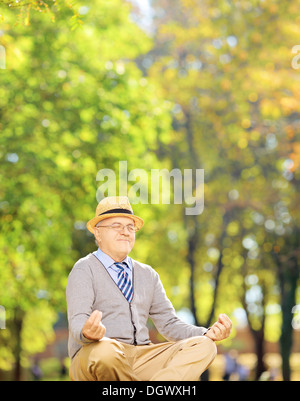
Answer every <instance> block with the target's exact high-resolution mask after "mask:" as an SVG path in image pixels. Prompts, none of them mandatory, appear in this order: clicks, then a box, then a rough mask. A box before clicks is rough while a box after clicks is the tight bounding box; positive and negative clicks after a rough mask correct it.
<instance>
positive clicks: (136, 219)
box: [86, 213, 144, 234]
mask: <svg viewBox="0 0 300 401" xmlns="http://www.w3.org/2000/svg"><path fill="white" fill-rule="evenodd" d="M119 216H122V217H129V218H130V219H132V220H133V221H134V223H135V226H136V227H137V228H138V230H140V229H141V228H142V227H143V225H144V220H143V219H141V218H140V217H138V216H135V215H134V214H128V213H107V214H105V215H104V216H97V217H94V218H93V219H91V220H90V221H88V222H87V225H86V227H87V229H88V230H89V231H90V232H91V233H92V234H94V227H95V225H96V224H98V223H99V222H100V221H102V220H106V219H108V218H109V217H119Z"/></svg>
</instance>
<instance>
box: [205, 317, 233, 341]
mask: <svg viewBox="0 0 300 401" xmlns="http://www.w3.org/2000/svg"><path fill="white" fill-rule="evenodd" d="M231 329H232V322H231V320H230V319H229V317H228V316H227V315H225V314H224V313H221V315H219V317H218V321H217V322H216V323H214V324H213V325H212V326H211V328H210V330H209V331H208V332H207V333H206V334H205V335H206V337H208V338H210V339H211V340H213V341H221V340H224V339H225V338H227V337H229V335H230V332H231Z"/></svg>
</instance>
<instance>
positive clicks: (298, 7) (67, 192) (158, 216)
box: [0, 0, 300, 380]
mask: <svg viewBox="0 0 300 401" xmlns="http://www.w3.org/2000/svg"><path fill="white" fill-rule="evenodd" d="M22 3H24V5H23V4H22ZM146 5H147V7H146V11H144V7H145V6H146ZM0 10H1V11H0V14H1V15H0V22H1V26H0V45H1V46H2V48H4V49H5V69H0V77H1V85H0V130H1V133H0V156H1V157H0V166H1V172H0V174H1V181H0V221H1V234H0V250H1V252H0V305H2V306H4V307H5V311H6V329H5V330H0V370H2V371H9V370H10V371H12V372H13V374H12V377H13V378H14V379H15V380H19V379H20V378H21V371H22V367H26V366H28V363H29V361H30V358H31V356H32V355H35V354H36V353H38V352H41V351H43V349H44V348H45V347H46V345H47V344H48V343H49V342H51V341H53V339H54V331H53V325H54V323H55V321H56V320H57V315H58V313H59V312H64V311H65V310H66V305H65V287H66V282H67V278H68V274H69V271H70V270H71V268H72V266H73V264H74V263H75V261H76V260H77V259H78V258H80V257H82V256H85V255H86V254H87V253H88V252H90V251H93V250H94V249H95V244H94V241H93V238H92V236H91V235H90V234H89V233H88V231H87V230H86V228H85V224H86V221H87V220H89V219H90V218H91V216H92V215H93V213H94V210H95V207H96V203H97V200H96V191H97V188H98V186H99V182H97V180H96V177H97V172H98V171H99V170H101V169H104V168H109V169H112V170H113V171H115V172H116V173H118V171H119V162H120V161H127V168H128V172H129V171H131V170H134V169H143V170H144V171H146V172H147V174H148V175H149V180H148V183H149V182H150V180H151V175H150V173H151V169H159V170H161V169H167V170H168V171H171V170H172V169H180V171H182V172H183V170H184V169H193V171H195V170H196V169H204V172H205V183H204V199H205V207H204V211H203V213H202V214H200V215H196V216H187V215H186V214H185V206H186V205H185V204H180V205H178V204H174V202H171V203H170V204H163V203H162V200H161V198H160V201H159V202H158V203H157V204H150V200H149V204H147V203H139V204H135V205H133V207H134V210H135V213H137V214H139V215H141V216H142V217H143V219H144V220H145V226H144V228H143V229H142V230H141V231H140V232H139V233H138V234H137V240H136V245H135V248H134V250H133V252H132V255H131V256H132V257H133V258H136V259H138V260H141V261H143V262H145V263H148V264H150V265H152V266H153V267H154V268H155V269H157V271H158V272H159V273H160V275H161V278H162V281H163V283H164V285H165V287H166V290H167V293H168V295H169V297H170V298H171V300H172V302H173V304H174V306H175V307H176V309H177V310H181V309H183V308H188V309H189V310H190V311H191V313H192V317H193V320H194V322H195V323H196V324H200V325H205V326H209V325H210V324H212V323H213V322H214V321H215V320H216V319H217V316H218V314H219V313H227V314H228V315H229V316H230V317H231V318H232V320H233V321H234V323H235V324H237V323H238V321H239V316H241V312H242V313H243V314H242V316H244V317H245V319H246V321H247V324H248V325H249V328H250V331H251V334H252V336H253V341H254V344H255V349H254V350H253V352H254V353H255V354H256V360H257V363H256V369H255V378H256V379H258V378H259V377H260V376H261V374H262V372H264V371H265V370H266V366H265V358H264V356H265V342H266V341H272V342H279V344H280V354H281V358H282V378H283V379H284V380H290V379H291V367H290V357H291V352H292V347H293V341H294V335H295V333H296V332H298V331H299V329H300V327H299V324H298V320H297V319H295V318H294V317H293V313H292V310H293V308H295V305H298V304H299V303H300V301H299V298H300V297H299V251H300V244H299V241H300V239H299V238H300V236H299V227H300V226H299V224H300V221H299V219H300V214H299V204H300V199H299V180H300V173H299V166H300V120H299V111H300V75H299V74H300V71H299V69H297V64H296V65H295V64H293V63H292V60H293V57H294V56H295V55H294V54H293V53H292V48H293V46H295V45H297V44H299V43H298V41H299V34H300V1H299V0H295V1H293V2H280V1H279V0H273V1H270V0H264V1H261V0H248V1H246V0H240V1H228V0H221V1H219V2H217V3H216V2H214V1H211V0H202V1H200V0H152V1H151V2H146V1H144V2H137V1H132V2H129V1H125V0H110V1H101V0H90V1H89V2H88V3H87V2H84V1H62V0H61V1H58V0H56V1H33V0H31V1H26V2H25V1H22V0H20V1H19V2H18V3H17V2H12V1H0ZM299 67H300V66H299ZM116 175H117V178H119V177H118V174H116ZM131 185H132V183H128V189H130V187H131ZM149 193H150V192H149ZM153 250H154V251H153ZM166 254H167V255H168V258H166V257H165V255H166ZM294 310H295V309H294ZM238 312H239V313H238ZM236 333H237V330H236V328H234V330H233V333H232V336H231V338H234V336H235V335H236ZM231 341H232V340H230V339H229V340H227V344H228V347H230V344H231Z"/></svg>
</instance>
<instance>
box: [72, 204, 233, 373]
mask: <svg viewBox="0 0 300 401" xmlns="http://www.w3.org/2000/svg"><path fill="white" fill-rule="evenodd" d="M142 226H143V220H142V219H141V218H140V217H138V216H135V215H134V214H133V211H132V208H131V205H130V203H129V201H128V198H127V197H122V196H120V197H107V198H104V199H103V200H102V201H101V202H100V203H99V204H98V206H97V209H96V215H95V217H94V218H93V219H91V220H90V221H89V222H88V224H87V228H88V229H89V231H91V232H92V233H93V234H94V235H95V239H96V242H97V244H98V250H97V251H96V252H94V253H91V254H89V255H87V256H86V257H84V258H82V259H80V260H79V261H77V263H76V264H75V265H74V267H73V269H72V271H71V273H70V275H69V280H68V285H67V303H68V319H69V355H70V358H71V366H70V377H71V379H72V380H76V381H83V380H84V381H91V380H93V381H115V380H122V381H125V380H126V381H149V380H151V381H169V380H172V381H175V380H176V381H178V380H180V381H181V380H184V381H192V380H199V377H200V375H201V374H202V372H203V371H204V370H206V369H207V368H208V366H209V365H210V364H211V363H212V361H213V360H214V358H215V356H216V345H215V341H220V340H223V339H225V338H227V337H228V336H229V334H230V331H231V327H232V323H231V321H230V319H229V318H228V317H227V316H226V315H224V314H221V315H220V316H219V318H218V321H217V322H216V323H214V324H213V325H212V326H211V328H209V329H206V328H204V327H197V326H194V325H190V324H187V323H184V322H183V321H181V320H180V319H179V318H178V317H177V316H176V314H175V311H174V308H173V306H172V304H171V302H170V301H169V299H168V298H167V296H166V293H165V290H164V288H163V285H162V283H161V281H160V278H159V275H158V273H157V272H156V271H155V270H154V269H153V268H152V267H151V266H149V265H147V264H144V263H141V262H138V261H136V260H133V259H132V258H130V257H129V256H128V255H129V253H130V251H131V250H132V248H133V246H134V242H135V232H136V231H137V230H139V229H140V228H141V227H142ZM149 317H150V318H151V319H152V321H153V322H154V324H155V326H156V328H157V329H158V331H159V332H160V333H161V334H162V335H163V336H164V337H165V338H166V339H167V340H168V341H167V342H163V343H161V344H152V343H151V341H150V339H149V332H148V329H147V320H148V318H149Z"/></svg>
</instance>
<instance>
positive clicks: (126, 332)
mask: <svg viewBox="0 0 300 401" xmlns="http://www.w3.org/2000/svg"><path fill="white" fill-rule="evenodd" d="M132 267H133V289H134V292H133V299H132V301H131V303H130V304H129V303H128V302H127V300H126V299H125V297H124V295H123V294H122V293H121V291H120V290H119V288H118V286H117V284H116V283H115V282H114V281H113V279H112V278H111V276H110V275H109V273H108V272H107V270H106V269H105V267H104V266H103V265H102V263H101V262H100V261H99V259H98V258H97V257H96V256H95V255H93V254H92V253H90V254H88V255H87V256H86V257H84V258H82V259H79V260H78V261H77V262H76V263H75V265H74V267H73V269H72V271H71V273H70V275H69V279H68V284H67V304H68V320H69V356H70V358H73V357H74V356H75V354H76V353H77V352H78V351H79V349H80V348H81V347H82V346H83V345H85V344H89V343H90V342H92V341H91V340H88V339H87V338H85V337H84V336H83V335H82V333H81V330H82V328H83V325H84V323H85V321H86V320H87V319H88V317H89V316H90V314H91V313H92V312H93V311H94V310H96V309H97V310H99V311H102V313H103V315H102V323H103V324H104V326H105V327H106V334H105V336H106V337H110V338H115V339H117V340H119V341H122V342H125V343H128V344H135V345H142V344H148V343H150V340H149V332H148V328H147V325H146V324H147V320H148V318H149V317H150V318H151V319H152V321H153V323H154V324H155V326H156V328H157V330H158V331H159V332H160V333H161V334H162V335H163V336H164V337H165V338H166V339H167V340H169V341H177V340H182V339H185V338H188V337H193V336H201V335H203V334H204V333H205V332H206V329H205V328H204V327H197V326H193V325H190V324H187V323H184V322H183V321H181V320H180V319H179V318H178V317H177V316H176V314H175V310H174V308H173V306H172V304H171V302H170V301H169V299H168V298H167V296H166V293H165V290H164V288H163V286H162V283H161V281H160V278H159V275H158V273H157V272H156V271H155V270H154V269H153V268H152V267H151V266H149V265H146V264H143V263H140V262H137V261H135V260H133V259H132Z"/></svg>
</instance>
